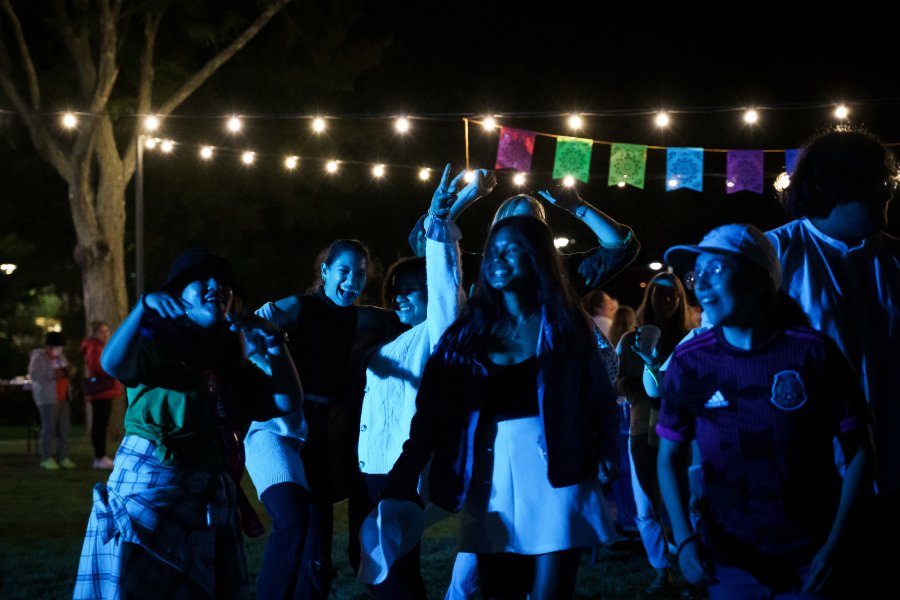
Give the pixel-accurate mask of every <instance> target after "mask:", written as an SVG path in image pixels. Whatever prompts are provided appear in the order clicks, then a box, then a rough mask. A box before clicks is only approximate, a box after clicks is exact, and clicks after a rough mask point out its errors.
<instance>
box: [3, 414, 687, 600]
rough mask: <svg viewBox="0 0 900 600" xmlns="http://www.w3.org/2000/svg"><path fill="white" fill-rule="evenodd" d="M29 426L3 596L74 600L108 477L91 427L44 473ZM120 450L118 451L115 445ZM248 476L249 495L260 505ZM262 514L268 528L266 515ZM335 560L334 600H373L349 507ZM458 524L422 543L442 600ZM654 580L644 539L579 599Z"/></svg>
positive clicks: (6, 521) (637, 589) (631, 592)
mask: <svg viewBox="0 0 900 600" xmlns="http://www.w3.org/2000/svg"><path fill="white" fill-rule="evenodd" d="M25 436H26V428H25V427H12V426H10V427H0V597H2V598H5V599H10V600H11V599H13V598H28V599H34V598H69V597H71V595H72V589H73V585H74V579H75V572H76V569H77V566H78V557H79V554H80V551H81V544H82V539H83V537H84V530H85V526H86V525H87V520H88V514H89V512H90V509H91V487H92V486H93V484H94V483H95V482H97V481H101V480H104V479H105V476H106V474H107V473H106V472H104V471H95V470H92V469H90V464H91V461H92V454H91V448H90V443H89V441H88V440H87V438H86V436H85V434H84V429H83V428H79V427H73V430H72V436H71V442H72V450H71V458H72V460H74V461H75V462H76V463H77V464H78V468H77V469H74V470H71V471H65V470H61V471H44V470H42V469H40V468H38V462H39V459H38V457H37V450H36V448H35V443H34V440H32V443H31V454H27V453H26V437H25ZM113 447H114V446H113ZM248 479H249V478H245V488H246V490H247V495H248V497H250V498H251V500H255V498H256V494H255V491H254V490H253V487H252V485H251V484H250V483H249V481H248ZM257 508H258V509H259V513H260V515H261V516H262V518H263V521H264V522H265V523H266V525H267V526H268V524H269V523H268V519H267V515H266V513H265V509H264V508H263V507H262V505H261V504H258V506H257ZM335 514H336V521H337V522H336V524H335V539H334V562H335V568H336V569H337V570H338V577H337V579H336V581H335V583H334V586H333V588H332V594H331V597H332V598H336V599H341V600H344V599H356V598H359V599H364V598H365V599H368V598H371V597H372V596H371V595H370V594H369V592H368V591H367V590H366V588H365V587H363V586H362V585H360V584H359V583H357V581H356V577H355V574H354V573H353V571H351V569H350V566H349V564H348V562H347V554H346V548H347V507H346V503H340V504H338V505H336V506H335ZM455 531H456V519H455V518H451V519H448V520H445V521H443V522H440V523H438V524H436V525H434V526H432V527H430V528H429V529H428V530H427V531H426V532H425V537H424V539H423V541H422V570H423V573H424V577H425V582H426V584H427V586H428V593H429V597H430V598H434V599H441V598H443V596H444V592H445V590H446V588H447V584H448V582H449V580H450V570H451V568H452V566H453V556H454V553H455ZM265 543H266V536H265V535H264V536H263V537H260V538H257V539H250V540H247V551H248V560H249V564H250V572H251V576H252V577H253V578H254V579H255V576H256V574H257V573H258V571H259V566H260V563H261V561H262V555H263V549H264V547H265ZM652 579H653V570H652V569H651V568H650V567H649V565H648V563H647V560H646V557H645V555H644V551H643V548H642V546H641V544H640V540H639V539H635V538H631V539H630V540H629V541H628V542H626V543H624V544H621V545H620V547H617V549H615V550H602V551H601V552H600V555H599V561H598V562H597V564H594V565H592V564H591V560H590V553H585V556H584V557H583V559H582V568H581V570H580V571H579V574H578V594H577V598H579V599H588V598H590V599H595V598H642V597H645V596H644V595H642V593H641V590H643V589H644V588H645V587H646V586H647V585H648V584H649V583H650V581H651V580H652ZM684 589H685V585H684V583H683V581H681V580H680V579H677V580H676V583H675V586H674V589H673V590H672V591H671V593H669V594H664V595H657V596H655V597H657V598H663V599H666V598H671V599H675V598H679V597H680V594H681V592H682V591H683V590H684Z"/></svg>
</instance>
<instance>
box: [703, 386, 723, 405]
mask: <svg viewBox="0 0 900 600" xmlns="http://www.w3.org/2000/svg"><path fill="white" fill-rule="evenodd" d="M726 406H728V400H726V399H725V396H723V395H722V392H720V391H719V390H716V393H715V394H713V395H712V397H711V398H710V399H709V400H707V401H706V404H704V405H703V408H725V407H726Z"/></svg>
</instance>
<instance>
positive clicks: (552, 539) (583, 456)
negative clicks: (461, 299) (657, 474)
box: [382, 216, 617, 600]
mask: <svg viewBox="0 0 900 600" xmlns="http://www.w3.org/2000/svg"><path fill="white" fill-rule="evenodd" d="M484 255H485V260H484V261H483V262H482V265H481V272H480V276H479V280H478V283H477V285H476V288H475V293H474V294H473V296H472V297H471V299H470V300H469V302H468V304H467V305H466V308H465V310H464V312H463V315H462V316H461V317H460V319H458V320H457V321H456V322H455V323H454V324H453V325H452V326H451V327H450V328H449V329H448V330H447V333H446V334H445V335H444V337H443V338H442V339H441V342H440V344H439V346H438V347H437V348H436V350H435V352H434V354H433V355H432V357H431V359H430V360H429V362H428V364H427V365H426V367H425V372H424V374H423V377H422V383H421V387H420V391H419V395H418V398H417V412H416V415H415V417H413V421H412V425H411V430H410V439H409V440H408V441H407V442H406V444H404V447H403V453H402V454H401V456H400V458H399V459H398V460H397V462H396V464H395V466H394V468H393V469H392V470H391V472H390V474H389V475H388V483H387V487H386V489H385V491H384V493H383V494H382V497H383V498H403V499H418V496H417V494H416V483H417V480H418V476H419V473H420V472H421V471H422V469H423V467H424V466H425V464H426V463H427V461H428V459H429V458H431V459H432V462H431V467H430V469H429V489H428V492H429V500H430V501H431V502H433V503H434V504H436V505H438V506H440V507H441V508H444V509H446V510H450V511H459V510H462V518H461V527H460V536H459V550H460V551H462V552H471V553H474V554H476V555H477V559H478V570H479V576H480V578H481V584H482V591H483V595H484V597H485V598H525V597H526V595H527V596H528V597H530V598H531V599H532V600H537V599H543V598H571V597H573V596H574V592H575V579H576V574H577V571H578V563H579V556H580V551H581V549H583V548H588V547H591V546H593V545H595V544H598V543H601V542H605V541H609V540H611V539H613V538H614V537H615V535H616V533H615V530H614V527H612V524H611V522H610V521H609V520H608V518H605V517H606V515H605V506H604V504H605V502H604V499H603V494H602V492H601V488H600V486H601V483H602V481H603V480H605V479H606V478H608V477H609V476H610V471H611V470H612V469H613V465H615V464H616V462H617V461H616V442H615V435H616V427H617V421H616V415H617V413H616V402H615V393H614V392H613V389H612V386H611V384H610V381H609V377H608V375H607V372H606V369H605V368H604V366H603V361H602V359H601V357H600V353H599V352H598V349H597V340H596V337H595V333H594V331H593V329H592V327H591V322H590V319H589V317H588V315H587V314H586V313H585V312H584V311H583V310H582V309H581V308H580V306H579V303H578V300H577V298H576V297H575V296H574V294H573V293H572V292H571V291H570V289H569V287H568V285H567V284H566V282H565V279H564V275H563V269H562V266H561V262H560V258H559V253H558V252H557V251H556V249H555V247H554V245H553V236H552V234H551V233H550V230H549V229H548V228H547V225H546V224H544V223H543V222H542V221H540V220H538V219H535V218H534V217H528V216H517V217H509V218H506V219H503V220H501V221H498V222H497V223H496V224H495V225H494V226H493V227H492V229H491V232H490V234H489V236H488V240H487V243H486V246H485V253H484ZM598 467H599V471H598ZM598 475H599V476H598Z"/></svg>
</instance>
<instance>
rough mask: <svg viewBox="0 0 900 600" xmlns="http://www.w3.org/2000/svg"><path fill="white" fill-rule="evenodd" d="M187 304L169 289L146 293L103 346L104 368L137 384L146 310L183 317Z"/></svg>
mask: <svg viewBox="0 0 900 600" xmlns="http://www.w3.org/2000/svg"><path fill="white" fill-rule="evenodd" d="M186 308H187V305H186V304H185V303H184V301H183V300H181V298H176V297H175V296H172V295H169V294H167V293H165V292H154V293H152V294H147V295H145V296H143V297H142V298H141V299H140V300H139V301H138V303H137V304H136V305H135V307H134V308H133V309H132V311H131V312H130V313H129V314H128V316H127V317H125V320H124V321H123V322H122V324H121V325H120V326H119V328H118V329H116V331H115V333H113V334H112V337H110V339H109V342H107V344H106V347H105V348H103V354H102V355H101V356H100V364H101V366H102V367H103V370H104V371H106V372H107V373H109V374H110V375H112V376H113V377H115V378H116V379H118V380H119V381H121V382H122V383H124V384H125V385H127V386H134V385H137V383H139V382H138V375H139V373H138V361H137V357H138V352H139V350H140V345H141V331H140V327H141V319H142V318H143V317H144V314H145V311H147V310H152V311H154V312H155V313H156V314H157V315H159V316H160V317H161V318H163V319H180V318H183V317H184V316H185V310H186Z"/></svg>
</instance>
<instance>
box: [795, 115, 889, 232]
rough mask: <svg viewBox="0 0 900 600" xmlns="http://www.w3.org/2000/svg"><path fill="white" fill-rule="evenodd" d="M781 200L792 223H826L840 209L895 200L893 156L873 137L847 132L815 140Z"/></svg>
mask: <svg viewBox="0 0 900 600" xmlns="http://www.w3.org/2000/svg"><path fill="white" fill-rule="evenodd" d="M790 177H791V183H790V185H789V186H788V187H787V189H785V191H784V192H783V193H782V195H781V200H782V202H783V204H784V206H785V208H786V209H787V211H788V213H790V214H791V215H792V216H793V217H827V216H828V215H829V214H831V211H832V209H834V207H835V206H838V205H841V204H847V203H850V202H864V203H876V202H887V201H889V200H890V199H891V196H892V195H893V192H894V187H895V185H896V182H897V162H896V159H895V157H894V153H893V152H892V151H891V150H890V149H888V148H887V147H885V145H884V144H883V143H882V142H881V140H879V139H878V138H877V137H876V136H875V135H874V134H872V133H871V132H869V131H867V130H865V129H859V128H858V129H851V128H848V127H846V126H843V127H837V128H832V129H827V130H825V131H823V132H820V133H818V134H817V135H815V136H814V137H813V138H812V139H811V140H810V141H809V142H807V143H806V144H805V145H804V146H803V148H802V149H801V150H800V154H799V156H798V158H797V164H796V166H795V168H794V172H793V173H791V174H790Z"/></svg>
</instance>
